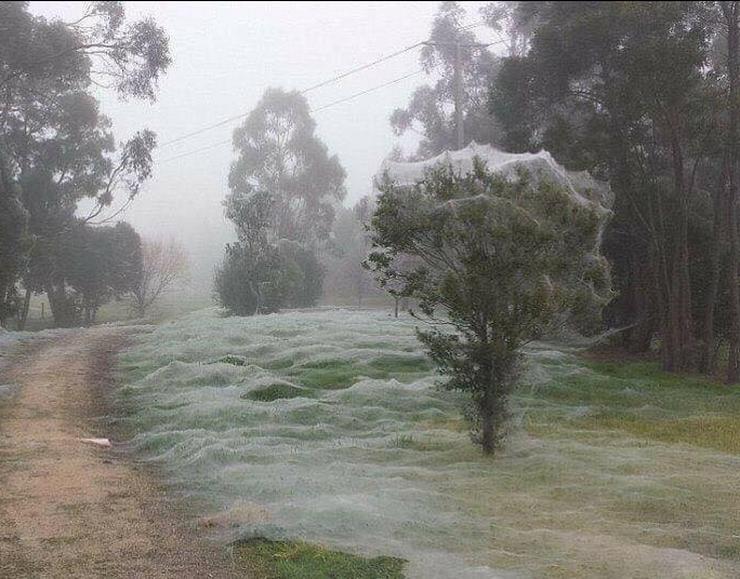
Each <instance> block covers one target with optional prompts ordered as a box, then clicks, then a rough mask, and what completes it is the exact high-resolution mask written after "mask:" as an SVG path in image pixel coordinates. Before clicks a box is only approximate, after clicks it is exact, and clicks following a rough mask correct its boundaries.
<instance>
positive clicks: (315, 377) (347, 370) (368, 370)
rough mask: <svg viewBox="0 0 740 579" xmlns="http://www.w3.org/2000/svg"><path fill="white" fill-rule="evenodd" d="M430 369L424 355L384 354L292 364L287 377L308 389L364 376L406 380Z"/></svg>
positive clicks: (337, 385)
mask: <svg viewBox="0 0 740 579" xmlns="http://www.w3.org/2000/svg"><path fill="white" fill-rule="evenodd" d="M272 368H273V369H277V368H275V367H274V366H272ZM430 370H431V364H430V363H429V361H427V359H426V358H424V357H423V356H413V357H411V356H394V355H384V356H380V357H378V358H375V359H373V360H372V361H370V362H368V363H364V362H353V361H348V360H319V361H317V362H306V363H304V364H301V365H299V366H295V367H291V368H290V369H289V370H288V376H291V377H294V378H295V379H296V380H297V381H298V382H300V383H301V384H302V385H303V386H305V387H307V388H321V389H340V388H348V387H349V386H352V384H354V383H355V382H357V381H358V380H360V379H361V378H363V377H367V378H375V379H383V380H385V379H388V378H395V379H397V380H399V381H407V380H413V379H414V378H416V377H418V376H419V375H421V374H422V373H428V372H429V371H430Z"/></svg>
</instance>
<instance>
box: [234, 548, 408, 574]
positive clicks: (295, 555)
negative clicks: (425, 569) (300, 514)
mask: <svg viewBox="0 0 740 579" xmlns="http://www.w3.org/2000/svg"><path fill="white" fill-rule="evenodd" d="M233 553H234V559H235V561H236V563H237V565H239V566H240V567H241V568H243V569H245V570H246V571H247V572H250V573H251V576H253V577H260V579H330V578H331V579H401V578H403V576H404V575H403V567H404V563H405V562H404V561H403V560H402V559H397V558H395V557H374V558H365V557H359V556H357V555H351V554H349V553H343V552H341V551H334V550H331V549H327V548H325V547H322V546H320V545H310V544H308V543H303V542H295V541H270V540H267V539H250V540H246V541H240V542H237V543H235V544H234V545H233Z"/></svg>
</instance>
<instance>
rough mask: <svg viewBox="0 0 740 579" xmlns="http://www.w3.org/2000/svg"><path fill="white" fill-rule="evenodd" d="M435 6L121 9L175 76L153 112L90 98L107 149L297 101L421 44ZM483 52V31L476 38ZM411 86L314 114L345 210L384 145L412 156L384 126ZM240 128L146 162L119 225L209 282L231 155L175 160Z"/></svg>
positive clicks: (354, 82) (413, 63)
mask: <svg viewBox="0 0 740 579" xmlns="http://www.w3.org/2000/svg"><path fill="white" fill-rule="evenodd" d="M461 4H463V5H464V6H465V7H466V9H467V11H468V16H467V22H466V23H473V22H478V21H480V14H479V13H478V10H479V8H480V6H482V5H483V4H485V2H463V3H461ZM438 6H439V4H438V3H436V2H362V3H360V2H346V3H345V2H316V3H314V2H295V3H293V2H290V3H288V2H273V3H252V2H250V3H246V2H244V3H239V2H126V3H125V7H126V13H127V17H128V18H129V19H132V20H133V19H138V18H140V17H142V16H147V15H150V16H152V17H154V19H155V20H156V21H157V22H158V24H159V25H160V26H162V27H163V28H164V29H165V31H166V32H167V34H168V35H169V38H170V51H171V55H172V58H173V64H172V66H171V67H170V69H169V70H168V72H167V74H166V75H165V76H164V78H163V79H162V80H161V82H160V90H159V93H158V97H157V101H156V102H155V103H149V102H146V101H138V100H131V101H129V102H120V101H118V100H117V98H116V97H115V95H114V94H113V91H112V90H108V91H102V90H101V91H97V96H98V97H99V98H100V100H101V108H102V111H103V112H104V113H105V114H106V115H108V116H109V117H110V118H111V119H112V121H113V131H114V134H115V136H116V138H117V140H119V141H121V140H124V139H126V138H128V137H129V136H130V135H131V134H133V133H134V132H135V131H137V130H139V129H141V128H144V127H147V128H150V129H152V130H154V131H155V132H156V133H157V136H158V141H159V142H160V143H164V142H166V141H168V140H170V139H173V138H177V137H179V136H181V135H183V134H185V133H188V132H191V131H194V130H198V129H200V128H202V127H204V126H206V125H209V124H212V123H216V122H218V121H221V120H223V119H225V118H227V117H231V116H234V115H237V114H240V113H243V112H248V111H249V110H251V109H252V108H253V107H254V106H255V105H256V103H257V101H258V100H259V99H260V97H261V96H262V93H263V92H264V90H265V89H266V88H267V87H270V86H279V87H283V88H285V89H302V88H305V87H307V86H311V85H314V84H316V83H319V82H321V81H323V80H326V79H328V78H331V77H332V76H335V75H337V74H339V73H341V72H344V71H345V70H348V69H350V68H353V67H355V66H358V65H362V64H365V63H367V62H370V61H373V60H375V59H377V58H379V57H381V56H384V55H387V54H390V53H393V52H395V51H397V50H399V49H401V48H404V47H407V46H409V45H411V44H415V43H416V42H419V41H421V40H423V39H425V38H426V37H427V36H428V34H429V31H430V28H431V24H432V20H433V18H434V14H435V13H436V11H437V9H438ZM30 8H31V11H32V12H33V13H35V14H39V15H43V16H47V17H61V18H62V19H64V20H67V21H71V20H74V19H76V18H77V17H79V16H80V15H81V14H82V12H83V10H84V3H82V2H31V4H30ZM475 32H476V33H477V34H478V35H479V37H480V38H481V39H482V40H489V39H490V38H491V35H490V31H489V30H488V29H486V28H485V27H479V28H476V29H475ZM418 57H419V50H418V49H417V50H413V51H411V52H408V53H406V54H403V55H401V56H399V57H397V58H394V59H392V60H389V61H388V62H385V63H382V64H380V65H378V66H377V67H374V68H372V69H370V70H367V71H363V72H361V73H359V74H356V75H352V76H350V77H348V78H347V79H344V80H342V81H341V82H339V83H336V84H332V85H330V86H327V87H324V88H321V89H318V90H315V91H312V92H309V93H308V94H307V95H306V96H307V98H308V101H309V104H310V106H311V107H313V108H318V107H320V106H322V105H325V104H327V103H331V102H333V101H335V100H339V99H341V98H343V97H346V96H349V95H352V94H354V93H357V92H360V91H363V90H366V89H368V88H372V87H374V86H376V85H380V84H382V83H385V82H388V81H390V80H393V79H395V78H398V77H401V76H403V75H405V74H408V73H411V72H414V71H416V70H418V69H419V68H420V65H419V61H418ZM427 78H428V77H425V75H423V74H421V75H418V76H414V77H412V78H409V79H406V80H404V81H401V82H399V83H397V84H394V85H392V86H388V87H385V88H382V89H379V90H377V91H375V92H372V93H370V94H368V95H365V96H362V97H359V98H357V99H355V100H352V101H350V102H347V103H343V104H340V105H337V106H334V107H331V108H328V109H326V110H323V111H318V112H316V113H315V115H314V118H315V120H316V122H317V133H318V135H319V137H320V138H321V139H322V140H324V142H325V143H326V144H327V146H328V147H329V151H330V153H332V154H334V153H335V154H337V155H338V156H339V159H340V161H341V163H342V165H343V166H344V168H345V169H346V171H347V181H346V185H347V191H348V196H347V199H346V200H345V204H346V205H352V204H353V203H354V202H355V201H356V200H357V199H359V198H360V197H362V196H363V195H365V194H367V193H368V192H369V191H370V181H371V177H372V175H373V174H374V173H375V171H376V170H377V168H378V166H379V165H380V163H381V161H382V160H383V158H384V157H385V156H386V155H387V154H388V153H389V151H390V150H391V149H392V147H393V146H394V144H396V143H399V142H400V143H401V144H402V146H404V148H405V149H407V150H412V149H413V148H414V144H415V141H416V137H415V136H414V135H409V136H405V137H404V138H403V139H401V140H399V139H398V138H396V137H395V136H394V135H393V133H392V131H391V128H390V125H389V123H388V118H389V115H390V114H391V112H392V111H393V109H395V108H396V107H399V106H404V105H405V104H406V103H407V101H408V97H409V96H410V94H411V92H412V91H413V89H414V87H416V86H418V85H420V84H422V83H423V82H425V80H426V79H427ZM237 124H238V123H236V122H235V123H231V124H229V125H226V126H222V127H219V128H217V129H214V130H212V131H209V132H206V133H203V134H200V135H198V136H196V137H193V138H190V139H187V140H185V141H182V142H180V143H177V144H174V145H172V146H168V147H160V148H158V149H157V151H156V153H155V166H154V175H153V177H152V179H151V180H150V181H149V182H147V183H146V185H145V186H144V188H143V189H142V192H141V194H140V195H139V197H138V198H137V199H136V201H135V202H134V204H133V205H132V207H131V208H130V209H129V210H128V211H127V212H126V214H125V216H124V219H126V220H127V221H129V222H130V223H132V225H134V227H136V229H137V230H139V232H140V233H141V234H142V235H143V236H145V237H160V238H168V237H175V238H177V239H179V240H181V241H182V242H183V244H184V245H185V247H186V249H187V250H188V252H189V253H190V255H191V259H192V261H193V262H194V269H195V271H194V275H195V277H196V278H201V279H200V281H201V282H202V283H204V284H205V285H207V279H206V278H207V277H208V276H209V273H210V271H211V270H212V269H213V266H214V265H215V263H216V262H217V261H218V259H219V258H220V256H221V254H222V249H223V244H224V243H226V242H227V241H230V240H231V239H232V238H233V232H232V229H231V226H230V225H229V223H228V222H227V221H226V220H225V218H224V217H223V208H222V205H221V202H222V200H223V198H224V196H225V194H226V192H227V184H226V182H227V175H228V169H229V165H230V163H231V161H232V159H233V157H234V153H233V151H232V149H231V145H230V144H227V145H222V146H219V147H216V148H213V149H210V150H207V151H203V152H201V153H197V154H194V155H190V156H186V157H183V158H180V159H176V160H170V161H168V160H167V159H169V158H171V157H174V156H176V155H178V154H181V153H185V152H188V151H192V150H194V149H198V148H200V147H205V146H208V145H211V144H214V143H218V142H219V141H224V140H226V139H229V138H230V137H231V133H232V131H233V129H234V128H235V127H236V126H237Z"/></svg>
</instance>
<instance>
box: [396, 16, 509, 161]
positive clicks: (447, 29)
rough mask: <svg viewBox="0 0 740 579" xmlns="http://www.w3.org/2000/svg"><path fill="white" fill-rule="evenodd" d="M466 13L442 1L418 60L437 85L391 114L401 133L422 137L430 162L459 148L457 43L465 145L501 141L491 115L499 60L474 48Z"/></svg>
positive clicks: (421, 89) (424, 88) (421, 153)
mask: <svg viewBox="0 0 740 579" xmlns="http://www.w3.org/2000/svg"><path fill="white" fill-rule="evenodd" d="M464 18H465V9H464V8H463V7H462V6H460V5H459V4H458V3H457V2H443V3H442V4H441V6H440V9H439V12H438V13H437V16H436V17H435V19H434V22H433V24H432V30H431V33H430V35H429V43H428V44H427V45H426V46H424V48H423V49H422V51H421V56H420V61H421V65H422V68H423V69H424V70H425V71H426V72H427V74H432V73H433V72H439V74H440V78H439V80H437V81H436V82H435V83H434V84H433V85H429V84H425V85H422V86H420V87H418V88H417V89H416V90H415V91H414V93H413V94H412V95H411V99H410V101H409V103H408V105H407V106H406V108H399V109H396V110H395V111H394V112H393V114H392V115H391V119H390V122H391V127H392V128H393V130H394V132H395V133H396V134H397V135H401V134H403V133H405V132H406V131H409V130H411V131H413V132H416V133H418V134H420V135H421V141H420V143H419V149H418V151H417V156H418V157H420V158H422V159H423V158H427V157H431V156H433V155H436V154H438V153H441V152H442V151H446V150H451V149H455V148H457V139H456V125H455V116H454V101H455V62H456V59H457V47H456V44H458V43H460V45H461V48H460V61H461V67H462V84H463V91H462V108H463V125H464V128H465V140H466V144H467V143H468V142H470V141H476V142H478V143H486V144H487V143H493V142H496V141H497V133H498V131H497V128H496V120H495V118H494V117H493V116H492V115H490V114H489V112H488V106H487V103H488V100H487V95H488V90H489V86H490V83H491V81H492V79H493V78H494V76H495V74H496V69H497V62H496V59H495V58H494V56H493V55H492V54H491V53H490V52H489V51H488V49H486V48H485V47H478V46H474V45H475V44H476V37H475V34H474V33H473V31H472V30H471V29H469V28H465V26H464V24H463V20H464Z"/></svg>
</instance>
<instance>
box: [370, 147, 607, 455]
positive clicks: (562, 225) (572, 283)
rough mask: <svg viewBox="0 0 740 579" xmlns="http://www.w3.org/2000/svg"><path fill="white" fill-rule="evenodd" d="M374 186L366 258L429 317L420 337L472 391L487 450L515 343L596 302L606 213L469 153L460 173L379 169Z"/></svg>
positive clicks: (494, 442) (603, 272)
mask: <svg viewBox="0 0 740 579" xmlns="http://www.w3.org/2000/svg"><path fill="white" fill-rule="evenodd" d="M380 191H381V194H380V196H379V197H378V200H377V210H376V212H375V215H374V216H373V219H372V223H371V226H372V244H373V248H374V249H373V251H372V253H371V254H370V256H369V258H368V266H369V267H370V268H371V269H372V270H374V271H375V272H376V273H377V274H378V275H379V278H380V282H381V284H385V285H388V284H393V286H394V288H395V291H396V292H397V293H398V295H403V296H408V297H413V298H414V299H415V300H417V301H418V304H419V310H420V313H421V315H420V316H419V317H420V318H423V319H425V320H426V321H428V322H429V323H430V329H428V330H424V331H418V336H419V339H420V340H421V341H422V343H423V344H424V345H425V346H426V347H427V349H428V352H429V355H430V357H431V358H432V360H433V361H434V363H435V364H436V365H437V367H438V368H439V370H440V371H441V372H442V374H443V375H445V376H447V377H448V381H447V387H448V388H451V389H457V390H464V391H466V392H469V393H470V394H471V395H472V398H473V402H474V407H475V410H476V411H475V413H474V414H473V416H472V418H473V421H474V422H473V437H474V440H476V441H477V442H478V443H480V444H481V446H482V447H483V450H484V451H485V452H486V453H492V452H493V451H494V450H495V449H496V448H497V447H498V446H499V445H500V443H501V441H502V438H503V436H504V433H505V430H504V424H505V419H506V417H507V399H508V396H509V394H510V392H511V391H512V388H513V386H514V385H515V382H516V378H517V370H518V368H519V366H520V358H521V351H522V347H523V346H524V345H525V344H526V343H527V342H529V341H531V340H534V339H536V338H538V337H539V336H542V334H543V333H544V332H546V331H548V330H549V329H551V328H552V326H553V324H555V323H558V322H559V321H561V320H562V319H563V316H564V315H566V314H576V313H578V314H581V315H583V314H585V313H588V312H592V313H595V312H596V311H597V310H598V306H600V305H602V304H603V303H605V300H606V299H607V297H608V296H609V294H610V278H609V268H608V264H607V262H606V260H605V259H604V258H603V257H602V256H601V255H600V253H599V244H600V232H601V230H602V228H603V225H604V222H605V220H606V218H607V216H608V215H609V212H608V211H606V210H604V209H603V208H602V207H601V206H600V205H598V204H597V203H592V202H591V201H589V200H587V199H585V198H583V197H580V196H577V195H576V194H574V193H572V192H570V191H568V190H566V189H564V188H562V187H559V186H556V185H553V184H552V183H551V182H549V181H547V180H546V179H544V178H539V179H534V178H533V177H531V176H530V175H529V174H527V173H526V172H524V171H520V172H519V174H518V176H517V177H515V178H513V179H506V178H504V177H502V176H500V175H496V174H491V173H490V172H488V171H487V170H486V169H485V167H484V165H483V163H481V162H479V161H478V160H476V162H475V163H474V169H473V171H472V172H471V173H470V174H468V175H465V176H460V175H458V174H456V173H455V172H454V171H453V170H452V168H451V167H440V168H437V169H433V170H430V171H428V172H427V173H426V176H425V178H424V179H422V180H421V181H420V182H418V183H417V184H416V185H415V186H413V187H398V186H396V185H394V183H392V182H390V181H389V180H387V179H386V182H385V183H382V184H381V185H380ZM401 256H407V257H409V258H410V259H404V260H400V259H399V257H401ZM400 261H403V262H404V263H405V264H406V266H405V267H403V268H396V267H395V264H397V263H399V262H400ZM412 313H413V312H412ZM415 315H418V314H415Z"/></svg>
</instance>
